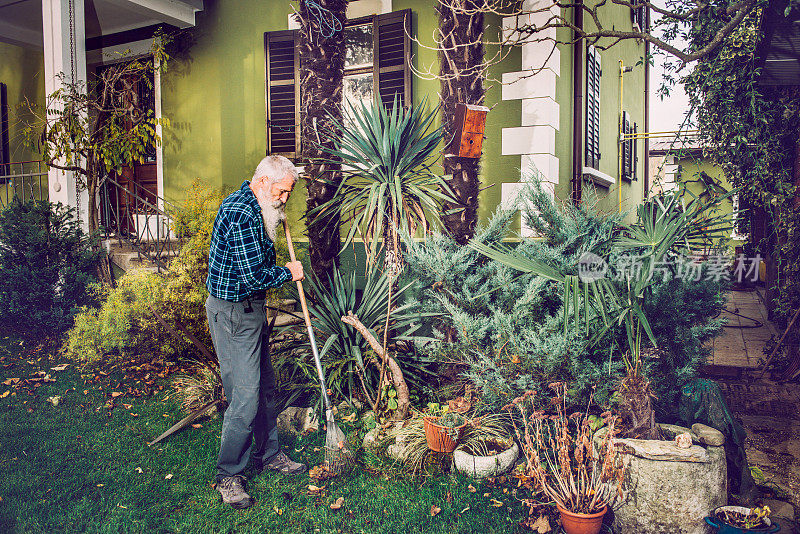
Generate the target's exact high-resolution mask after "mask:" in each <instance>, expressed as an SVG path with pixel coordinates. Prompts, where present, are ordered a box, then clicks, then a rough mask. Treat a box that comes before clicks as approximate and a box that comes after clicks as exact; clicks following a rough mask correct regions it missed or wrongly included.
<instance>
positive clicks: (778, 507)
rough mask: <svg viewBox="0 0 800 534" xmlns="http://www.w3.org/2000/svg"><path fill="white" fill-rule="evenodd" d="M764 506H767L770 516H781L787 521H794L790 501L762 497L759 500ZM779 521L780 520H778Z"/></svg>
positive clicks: (792, 507)
mask: <svg viewBox="0 0 800 534" xmlns="http://www.w3.org/2000/svg"><path fill="white" fill-rule="evenodd" d="M761 503H762V504H764V505H765V506H769V509H770V517H775V518H778V517H782V518H785V519H788V520H789V521H794V506H792V505H791V503H788V502H784V501H778V500H776V499H763V500H762V501H761ZM778 522H779V523H780V520H778Z"/></svg>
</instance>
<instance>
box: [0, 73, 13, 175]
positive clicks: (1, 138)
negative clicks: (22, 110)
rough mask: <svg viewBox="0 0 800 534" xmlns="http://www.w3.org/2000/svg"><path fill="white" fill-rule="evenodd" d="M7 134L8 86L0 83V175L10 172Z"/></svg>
mask: <svg viewBox="0 0 800 534" xmlns="http://www.w3.org/2000/svg"><path fill="white" fill-rule="evenodd" d="M9 144H10V143H9V136H8V88H7V87H6V84H4V83H0V176H5V175H7V174H10V172H11V171H10V169H9V166H8V163H11V154H10V146H9Z"/></svg>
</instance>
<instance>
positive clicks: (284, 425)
mask: <svg viewBox="0 0 800 534" xmlns="http://www.w3.org/2000/svg"><path fill="white" fill-rule="evenodd" d="M278 430H280V431H283V432H286V433H288V434H308V433H310V432H316V431H317V430H319V420H318V419H317V412H316V410H314V408H300V407H297V406H290V407H288V408H286V409H285V410H283V411H282V412H281V413H279V414H278Z"/></svg>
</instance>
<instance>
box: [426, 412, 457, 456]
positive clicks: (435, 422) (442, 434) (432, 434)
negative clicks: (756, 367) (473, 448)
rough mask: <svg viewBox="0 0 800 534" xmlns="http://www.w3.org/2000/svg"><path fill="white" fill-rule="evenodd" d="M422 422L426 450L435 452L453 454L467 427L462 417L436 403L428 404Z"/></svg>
mask: <svg viewBox="0 0 800 534" xmlns="http://www.w3.org/2000/svg"><path fill="white" fill-rule="evenodd" d="M422 421H423V424H424V428H425V439H426V440H427V442H428V448H429V449H430V450H432V451H436V452H453V451H454V450H455V448H456V446H457V445H458V440H459V439H461V434H462V433H463V432H464V427H465V426H467V420H466V418H465V417H464V416H463V415H461V414H459V413H455V412H451V411H450V410H449V408H448V407H447V406H441V405H440V404H439V403H437V402H430V403H428V415H424V416H423V417H422Z"/></svg>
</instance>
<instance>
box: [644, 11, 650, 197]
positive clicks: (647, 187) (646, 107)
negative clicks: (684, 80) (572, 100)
mask: <svg viewBox="0 0 800 534" xmlns="http://www.w3.org/2000/svg"><path fill="white" fill-rule="evenodd" d="M644 25H645V26H647V27H648V28H649V27H650V7H649V6H647V7H645V11H644ZM644 57H645V58H648V57H650V43H649V42H648V41H645V42H644ZM644 131H645V132H649V131H650V62H649V61H645V62H644ZM642 155H643V156H644V184H643V185H644V191H642V198H644V199H645V200H647V199H648V198H649V197H650V139H648V138H647V137H645V138H644V150H643V151H642Z"/></svg>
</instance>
